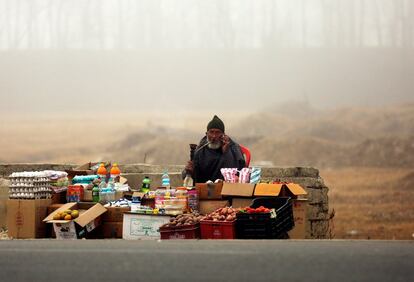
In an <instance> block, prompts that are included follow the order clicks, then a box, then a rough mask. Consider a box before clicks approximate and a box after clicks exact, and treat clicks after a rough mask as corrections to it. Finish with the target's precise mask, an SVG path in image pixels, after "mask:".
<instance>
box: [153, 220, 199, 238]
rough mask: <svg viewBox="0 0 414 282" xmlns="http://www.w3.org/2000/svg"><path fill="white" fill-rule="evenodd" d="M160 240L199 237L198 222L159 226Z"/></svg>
mask: <svg viewBox="0 0 414 282" xmlns="http://www.w3.org/2000/svg"><path fill="white" fill-rule="evenodd" d="M160 234H161V240H177V239H200V224H199V223H197V224H192V225H182V226H178V227H163V228H162V227H160Z"/></svg>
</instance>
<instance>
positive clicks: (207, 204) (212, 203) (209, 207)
mask: <svg viewBox="0 0 414 282" xmlns="http://www.w3.org/2000/svg"><path fill="white" fill-rule="evenodd" d="M228 206H230V203H229V201H227V200H225V201H223V200H202V201H200V214H209V213H211V212H213V211H215V210H216V209H218V208H224V207H228Z"/></svg>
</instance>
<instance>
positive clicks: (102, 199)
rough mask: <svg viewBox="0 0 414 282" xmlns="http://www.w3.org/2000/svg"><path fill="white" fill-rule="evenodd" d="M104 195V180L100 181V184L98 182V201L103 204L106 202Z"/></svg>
mask: <svg viewBox="0 0 414 282" xmlns="http://www.w3.org/2000/svg"><path fill="white" fill-rule="evenodd" d="M107 201H108V200H107V197H106V183H105V181H102V182H101V184H99V202H100V203H102V204H105V203H106V202H107Z"/></svg>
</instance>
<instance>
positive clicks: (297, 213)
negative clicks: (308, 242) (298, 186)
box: [288, 199, 308, 239]
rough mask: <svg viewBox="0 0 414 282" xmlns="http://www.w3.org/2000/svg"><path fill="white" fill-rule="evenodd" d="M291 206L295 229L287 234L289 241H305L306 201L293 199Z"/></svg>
mask: <svg viewBox="0 0 414 282" xmlns="http://www.w3.org/2000/svg"><path fill="white" fill-rule="evenodd" d="M292 205H293V219H294V221H295V227H293V229H292V230H290V231H289V232H288V234H289V238H290V239H305V237H306V220H307V218H306V211H307V209H308V200H306V199H295V200H293V202H292Z"/></svg>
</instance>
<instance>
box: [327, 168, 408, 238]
mask: <svg viewBox="0 0 414 282" xmlns="http://www.w3.org/2000/svg"><path fill="white" fill-rule="evenodd" d="M321 176H322V177H323V178H324V180H325V183H326V184H327V186H328V187H329V207H330V209H334V210H335V217H334V234H335V238H354V239H357V238H359V239H411V240H412V239H414V169H398V168H360V167H352V168H342V169H338V168H337V169H330V170H321Z"/></svg>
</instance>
